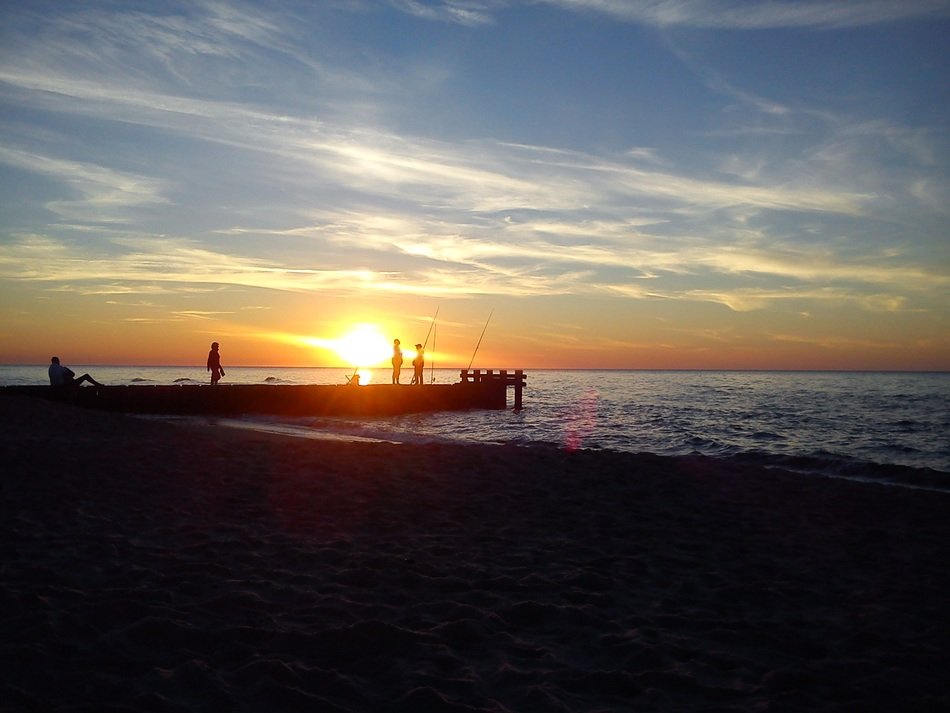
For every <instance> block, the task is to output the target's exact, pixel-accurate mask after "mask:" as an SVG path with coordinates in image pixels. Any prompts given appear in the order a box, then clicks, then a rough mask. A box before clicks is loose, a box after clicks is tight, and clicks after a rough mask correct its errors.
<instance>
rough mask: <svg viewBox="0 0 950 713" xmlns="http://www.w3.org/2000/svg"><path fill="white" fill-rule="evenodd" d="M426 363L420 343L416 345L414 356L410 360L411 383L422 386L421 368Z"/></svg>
mask: <svg viewBox="0 0 950 713" xmlns="http://www.w3.org/2000/svg"><path fill="white" fill-rule="evenodd" d="M425 365H426V359H425V354H424V353H423V351H422V345H421V344H417V345H416V358H415V359H413V360H412V383H413V384H419V386H422V368H423V367H424V366H425Z"/></svg>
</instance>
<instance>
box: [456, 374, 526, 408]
mask: <svg viewBox="0 0 950 713" xmlns="http://www.w3.org/2000/svg"><path fill="white" fill-rule="evenodd" d="M459 376H460V377H461V382H462V383H463V384H487V383H497V384H499V385H501V386H502V387H503V388H504V389H505V393H506V394H507V391H508V387H509V386H513V387H514V388H515V411H520V410H521V404H522V399H523V393H524V387H525V380H526V379H527V378H528V377H527V376H525V373H524V369H515V370H514V371H508V370H507V369H499V370H498V371H495V370H494V369H487V370H484V371H483V370H481V369H462V371H461V372H460V374H459ZM505 400H506V402H507V396H506V397H505ZM506 406H507V403H506Z"/></svg>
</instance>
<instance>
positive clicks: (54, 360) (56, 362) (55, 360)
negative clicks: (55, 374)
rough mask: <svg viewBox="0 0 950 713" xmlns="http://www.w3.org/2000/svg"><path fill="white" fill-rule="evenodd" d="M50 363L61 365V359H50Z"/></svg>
mask: <svg viewBox="0 0 950 713" xmlns="http://www.w3.org/2000/svg"><path fill="white" fill-rule="evenodd" d="M50 362H51V363H53V364H59V357H53V358H52V359H50Z"/></svg>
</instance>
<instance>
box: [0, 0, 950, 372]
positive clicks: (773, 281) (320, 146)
mask: <svg viewBox="0 0 950 713" xmlns="http://www.w3.org/2000/svg"><path fill="white" fill-rule="evenodd" d="M744 8H747V9H744ZM948 24H950V6H948V5H947V3H944V2H924V1H920V2H918V1H916V0H908V1H907V2H902V3H867V2H858V1H857V0H855V1H853V2H852V1H851V0H814V1H813V2H807V3H804V2H802V3H800V2H795V1H792V0H790V1H789V2H764V1H763V2H750V3H738V4H736V3H732V2H729V1H727V0H697V2H690V3H683V2H678V1H676V0H658V1H657V2H637V1H636V0H631V1H630V2H619V3H618V2H614V3H608V2H601V3H590V2H586V1H581V0H557V2H542V3H537V2H528V1H526V0H511V2H488V1H486V0H472V1H471V2H465V3H457V2H449V1H448V0H432V2H425V3H422V2H380V3H304V4H299V5H294V6H293V9H291V8H290V6H287V5H286V4H284V3H267V4H263V5H261V4H253V3H215V2H206V1H204V0H200V1H198V2H194V3H179V2H175V1H173V0H159V1H158V2H156V3H151V4H148V5H147V6H146V5H141V4H124V3H123V2H121V1H120V2H116V3H110V4H108V5H101V4H97V3H56V2H48V1H46V0H36V1H35V2H26V0H13V1H12V2H6V3H3V6H2V8H0V48H2V49H0V106H2V108H3V114H4V116H5V117H7V120H6V121H4V122H2V123H0V186H2V189H0V362H4V363H29V364H42V363H46V362H48V360H49V357H50V356H51V355H52V354H60V355H62V356H63V358H64V359H65V360H66V361H68V362H69V363H72V364H77V363H87V364H93V363H118V364H193V363H200V362H201V360H203V358H204V357H203V354H206V353H207V350H208V345H209V344H210V343H211V342H212V341H219V342H220V343H221V350H222V357H223V359H224V360H225V362H226V363H230V364H247V365H254V364H259V365H264V364H267V365H275V366H280V365H286V366H297V365H300V366H354V367H355V366H367V365H369V364H374V365H384V364H385V363H386V362H387V361H388V358H389V352H390V349H391V344H392V339H393V338H400V339H401V340H402V343H403V347H404V350H405V351H406V352H407V353H409V354H411V353H412V351H413V350H412V345H413V344H415V343H416V342H424V341H425V340H426V335H427V333H428V332H429V330H430V327H431V326H432V315H433V314H435V313H436V312H437V310H440V311H439V319H438V345H439V352H440V359H439V363H440V364H442V365H444V366H466V365H467V364H468V362H469V360H470V359H471V358H472V355H473V352H474V349H475V345H476V343H477V341H478V338H479V335H480V333H481V331H482V328H483V326H484V324H485V320H486V317H487V316H488V315H489V314H493V315H494V316H493V318H492V320H491V324H490V325H489V327H488V330H487V332H486V335H485V339H484V340H483V342H482V344H481V346H480V348H479V350H478V353H477V362H476V366H484V367H491V368H512V367H513V368H539V367H548V368H642V369H861V370H876V369H920V370H944V369H950V242H948V240H947V234H946V232H947V224H948V216H947V208H946V206H947V205H950V175H948V164H947V160H946V157H947V156H948V155H950V147H948V142H950V138H948V136H950V132H948V126H947V114H946V108H945V104H946V102H945V101H942V100H941V98H942V97H944V96H945V95H946V90H945V88H944V86H943V84H944V83H945V77H946V74H947V69H948V64H947V55H946V51H945V50H944V49H943V48H944V46H945V44H946V42H945V37H946V31H947V29H948ZM541 27H543V28H544V35H543V36H544V37H546V38H548V39H547V40H545V41H544V42H541V41H539V40H538V37H540V36H541V35H540V34H539V29H538V28H541ZM406 37H412V38H413V41H412V42H411V43H407V42H405V41H404V40H403V38H406ZM750 57H755V58H756V60H755V61H754V62H751V61H749V58H750ZM360 325H362V326H360ZM435 336H436V335H435V334H433V339H435ZM410 358H411V356H410Z"/></svg>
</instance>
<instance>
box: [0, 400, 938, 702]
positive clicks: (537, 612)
mask: <svg viewBox="0 0 950 713" xmlns="http://www.w3.org/2000/svg"><path fill="white" fill-rule="evenodd" d="M0 465H2V476H0V488H2V490H0V503H2V505H0V710H2V711H5V712H6V711H17V712H19V711H67V710H68V711H80V710H89V711H93V710H94V711H209V712H210V711H331V712H332V711H384V712H386V711H459V712H461V711H510V712H512V713H514V712H518V713H521V712H530V711H819V710H820V711H824V710H842V711H898V710H899V711H915V710H920V711H925V710H934V711H936V710H948V709H950V689H948V685H947V683H946V674H947V661H948V653H950V650H948V649H950V647H948V636H950V606H948V604H950V573H948V572H950V569H948V563H950V507H948V506H950V497H948V496H947V495H943V494H940V493H934V492H925V491H914V490H909V489H901V488H894V487H888V486H882V485H869V484H860V483H852V482H847V481H836V480H830V479H823V478H817V477H806V476H800V475H792V474H787V473H781V472H777V471H766V470H761V469H756V468H752V467H740V466H736V465H730V464H724V463H721V462H716V461H712V460H709V459H704V458H698V457H697V458H677V459H671V458H660V457H655V456H649V455H623V454H610V453H599V452H585V451H577V452H572V453H568V452H564V451H559V450H555V449H549V450H537V449H523V448H522V449H513V448H506V447H488V446H473V447H466V446H443V445H433V446H399V445H393V444H373V443H359V444H354V443H339V442H332V441H312V440H304V439H292V438H285V437H279V436H273V435H267V434H257V433H253V432H247V431H243V430H237V429H227V428H224V427H220V426H219V427H215V426H213V425H202V426H183V425H178V424H171V423H164V422H158V421H148V420H143V419H134V418H131V417H125V416H121V415H115V414H106V413H98V412H93V411H85V410H80V409H77V408H74V407H69V406H65V405H61V404H53V403H46V402H43V401H39V400H31V399H27V398H23V397H15V396H7V397H4V398H0Z"/></svg>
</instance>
